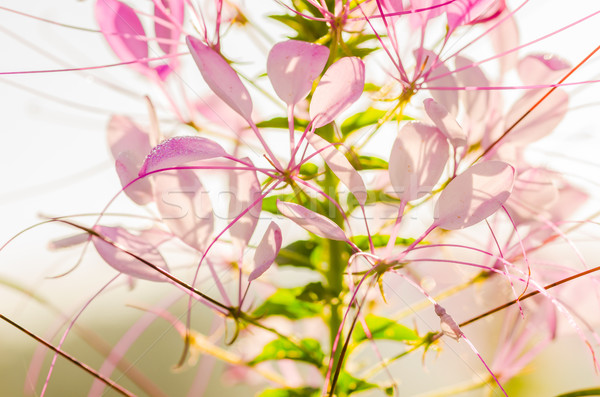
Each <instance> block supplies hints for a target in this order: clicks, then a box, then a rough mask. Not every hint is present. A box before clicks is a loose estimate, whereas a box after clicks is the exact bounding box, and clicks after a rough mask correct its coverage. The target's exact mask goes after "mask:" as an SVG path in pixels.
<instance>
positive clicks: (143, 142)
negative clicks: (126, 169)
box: [106, 115, 151, 165]
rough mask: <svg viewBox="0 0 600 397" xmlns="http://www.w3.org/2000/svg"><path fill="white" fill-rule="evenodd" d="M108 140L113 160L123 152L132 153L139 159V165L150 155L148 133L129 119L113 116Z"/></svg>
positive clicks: (107, 135) (109, 123)
mask: <svg viewBox="0 0 600 397" xmlns="http://www.w3.org/2000/svg"><path fill="white" fill-rule="evenodd" d="M106 139H107V141H108V146H109V148H110V151H111V153H112V155H113V158H115V159H116V158H117V156H118V155H119V154H120V153H121V152H131V153H132V156H135V157H139V158H140V162H139V165H141V164H142V161H143V160H144V158H145V157H146V156H147V155H148V153H150V149H151V147H150V137H149V135H148V132H146V131H144V130H143V129H141V128H140V127H139V126H138V125H136V124H135V123H134V122H133V121H131V119H130V118H129V117H126V116H117V115H115V116H112V117H111V119H110V121H109V122H108V128H107V130H106Z"/></svg>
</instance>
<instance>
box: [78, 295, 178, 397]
mask: <svg viewBox="0 0 600 397" xmlns="http://www.w3.org/2000/svg"><path fill="white" fill-rule="evenodd" d="M179 298H180V296H179V294H173V295H172V296H171V297H169V298H167V299H165V300H163V301H162V302H161V303H159V304H158V308H161V309H166V308H168V307H170V306H172V305H173V304H174V303H175V302H176V301H177V300H179ZM154 320H156V314H155V313H151V312H146V313H144V314H143V315H142V317H141V318H140V319H138V320H137V321H136V322H135V324H133V325H132V326H131V327H129V329H128V330H127V332H125V334H124V335H123V336H122V337H121V339H120V340H119V341H118V342H117V343H116V344H115V345H114V347H113V349H112V351H111V352H110V354H109V356H108V357H107V358H106V360H105V361H104V362H103V363H102V366H101V367H100V370H99V372H100V373H101V374H104V375H105V376H111V375H112V373H113V371H114V370H115V368H116V365H115V364H114V363H116V362H118V361H119V360H121V359H122V358H123V357H124V356H125V353H127V351H128V350H129V348H130V347H131V345H133V343H135V341H137V340H138V339H139V338H140V336H141V335H142V333H143V332H144V331H145V330H146V329H147V328H148V327H149V326H150V325H152V324H153V323H154ZM103 391H104V385H102V383H100V382H99V381H94V383H93V384H92V387H91V389H90V392H89V393H88V396H100V395H102V393H103Z"/></svg>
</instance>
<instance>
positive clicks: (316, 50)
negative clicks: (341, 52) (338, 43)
mask: <svg viewBox="0 0 600 397" xmlns="http://www.w3.org/2000/svg"><path fill="white" fill-rule="evenodd" d="M328 57H329V48H327V47H325V46H322V45H319V44H313V43H308V42H306V41H297V40H288V41H284V42H281V43H277V44H275V45H274V46H273V48H272V49H271V51H270V52H269V57H268V58H267V74H268V76H269V79H270V80H271V85H273V88H274V89H275V92H276V93H277V95H278V96H279V98H281V99H282V100H283V101H284V102H285V103H287V104H288V105H295V104H297V103H298V102H300V101H301V100H303V99H304V98H306V96H307V95H308V93H309V92H310V90H311V88H312V84H313V81H314V80H315V79H316V78H317V77H319V75H320V74H321V72H322V71H323V68H324V67H325V64H326V63H327V58H328Z"/></svg>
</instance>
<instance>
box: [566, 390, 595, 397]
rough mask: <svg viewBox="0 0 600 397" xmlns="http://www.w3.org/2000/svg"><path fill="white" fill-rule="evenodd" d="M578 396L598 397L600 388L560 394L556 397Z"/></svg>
mask: <svg viewBox="0 0 600 397" xmlns="http://www.w3.org/2000/svg"><path fill="white" fill-rule="evenodd" d="M579 396H600V388H593V389H585V390H577V391H572V392H570V393H564V394H560V395H558V396H556V397H579Z"/></svg>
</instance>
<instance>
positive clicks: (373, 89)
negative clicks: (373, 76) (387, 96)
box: [363, 83, 381, 92]
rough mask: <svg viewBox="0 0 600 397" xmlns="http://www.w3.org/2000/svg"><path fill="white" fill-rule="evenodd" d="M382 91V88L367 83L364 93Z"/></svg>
mask: <svg viewBox="0 0 600 397" xmlns="http://www.w3.org/2000/svg"><path fill="white" fill-rule="evenodd" d="M380 90H381V87H380V86H378V85H376V84H373V83H365V87H364V88H363V91H365V92H377V91H380Z"/></svg>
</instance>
